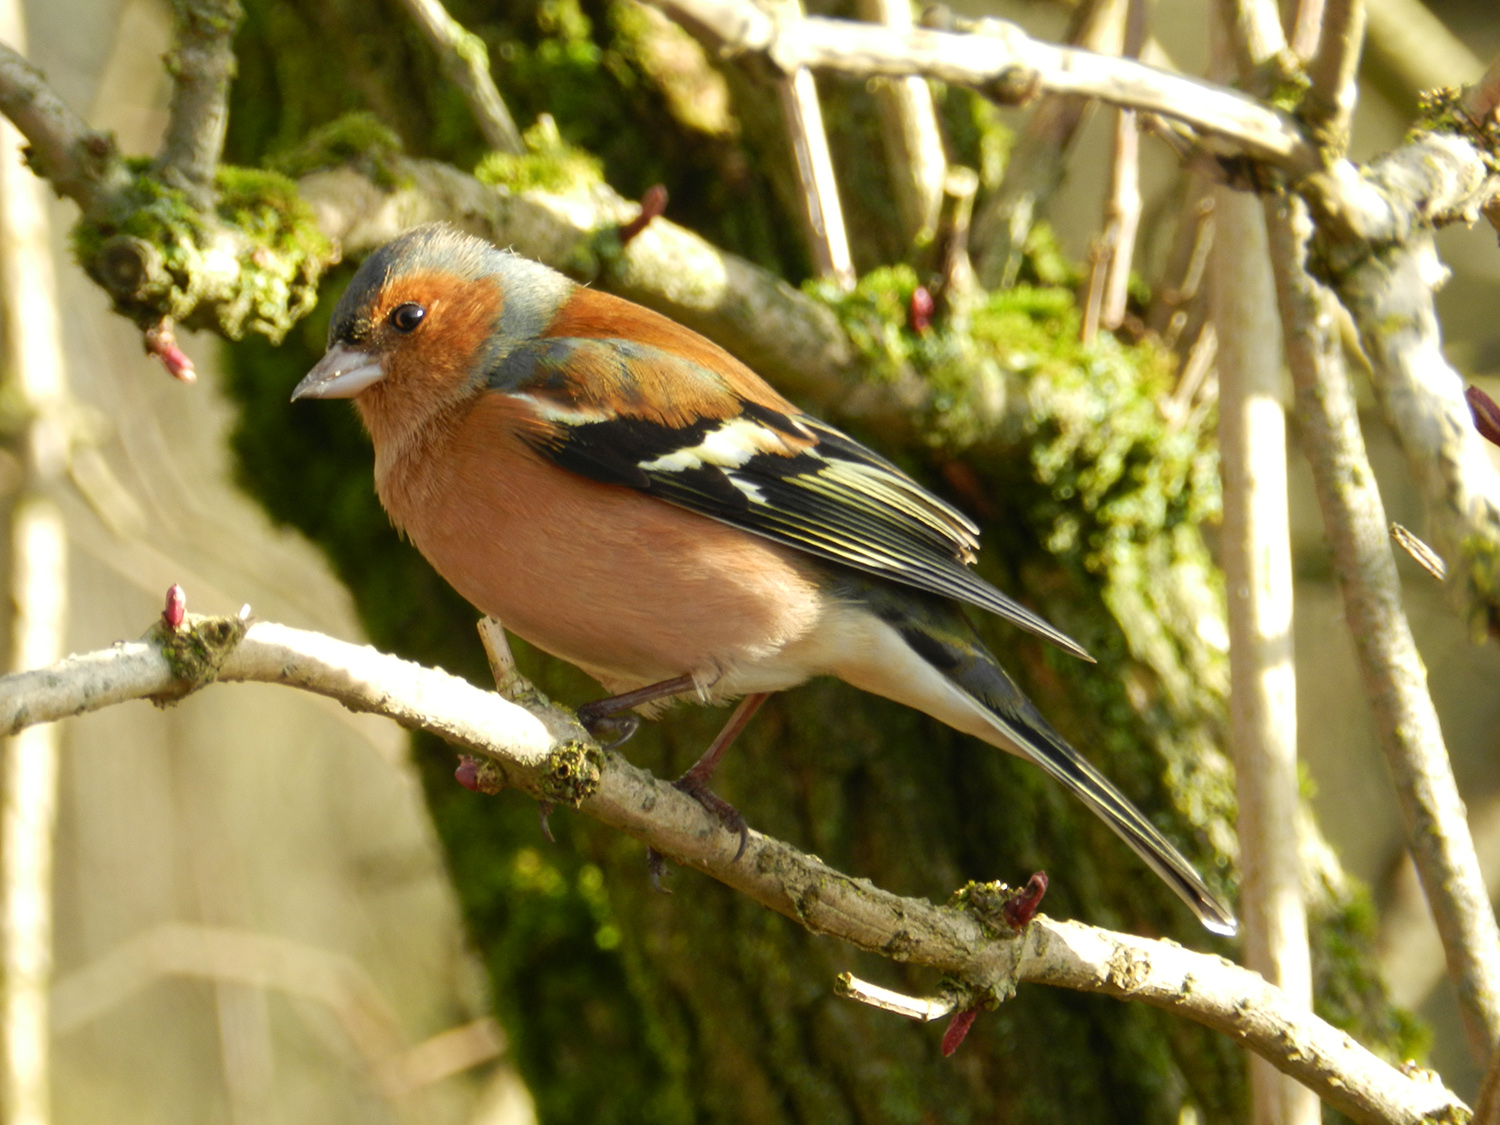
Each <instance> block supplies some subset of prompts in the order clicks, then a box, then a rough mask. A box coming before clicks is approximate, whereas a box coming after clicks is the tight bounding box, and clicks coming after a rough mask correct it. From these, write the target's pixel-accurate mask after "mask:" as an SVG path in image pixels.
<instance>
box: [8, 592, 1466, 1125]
mask: <svg viewBox="0 0 1500 1125" xmlns="http://www.w3.org/2000/svg"><path fill="white" fill-rule="evenodd" d="M200 634H204V638H203V643H202V644H201V645H200V644H197V643H195V642H196V640H197V638H198V637H199V635H200ZM164 636H165V637H166V640H167V641H168V642H169V643H171V644H175V648H173V649H172V650H171V651H172V652H173V653H174V655H173V656H172V658H171V659H169V658H168V651H167V648H168V646H167V645H164V644H163V640H162V638H163V637H164ZM184 638H186V640H184ZM185 676H186V677H192V678H193V680H194V681H195V682H198V683H202V682H204V681H205V680H206V679H212V678H217V679H220V680H226V681H232V680H246V681H250V680H253V681H259V682H268V683H279V684H284V685H287V686H289V687H296V688H300V689H303V690H307V691H314V692H317V693H319V694H322V695H327V696H330V697H332V698H334V699H337V700H338V701H339V702H341V703H343V704H344V705H345V706H347V707H349V708H351V709H353V710H357V711H368V712H373V713H376V714H382V715H386V716H387V717H390V718H392V719H394V720H395V721H397V722H399V723H401V724H402V725H403V726H408V727H415V728H420V729H423V730H427V731H431V732H433V733H435V734H438V735H439V736H441V737H443V738H445V739H447V740H448V741H449V742H451V743H453V744H455V745H457V746H460V747H462V748H464V749H466V750H469V751H471V752H473V753H477V754H481V755H484V756H486V757H487V758H489V759H490V760H491V761H493V762H494V763H495V764H496V766H497V767H498V770H499V776H500V778H501V780H502V781H503V783H504V784H506V785H509V786H511V787H514V788H518V789H522V790H524V791H525V792H527V793H529V794H531V795H532V796H534V797H537V798H539V799H542V800H549V801H556V802H559V803H562V802H566V803H569V804H572V805H575V806H576V807H578V808H579V810H580V811H581V812H583V813H585V814H586V815H588V816H591V817H594V818H596V819H597V820H599V821H601V822H602V823H604V824H607V825H609V826H611V827H614V828H616V829H619V830H620V831H623V832H625V833H627V834H629V835H631V836H634V837H635V838H637V839H639V840H642V841H644V842H645V843H647V844H649V845H651V846H652V847H654V848H656V849H657V850H658V851H661V852H663V853H665V854H668V855H672V856H675V857H677V858H678V859H680V860H681V861H682V862H684V863H686V864H689V865H691V866H693V867H695V868H697V869H699V870H700V871H703V872H704V873H706V874H708V875H710V876H712V877H713V878H715V879H718V880H719V881H720V882H723V883H724V884H726V885H727V886H729V887H732V888H734V889H735V890H737V891H740V892H741V893H743V894H746V895H748V896H749V897H750V898H752V899H754V900H755V901H757V902H759V903H761V904H762V905H764V906H767V907H769V908H771V909H772V910H775V911H777V912H778V913H781V914H784V915H786V916H787V917H788V918H791V919H793V920H794V921H796V922H798V923H799V924H801V925H803V926H805V927H806V928H807V929H809V930H810V931H812V932H814V933H820V934H826V935H829V936H833V937H838V938H840V939H841V940H843V941H845V942H848V943H850V944H852V945H855V946H857V947H859V948H861V949H864V950H868V951H870V952H874V953H878V954H881V955H883V956H886V957H891V958H894V959H898V960H901V961H904V962H911V963H916V964H922V965H928V966H931V967H933V968H935V969H938V970H939V971H942V972H945V973H950V974H953V975H955V976H957V977H959V978H960V979H961V980H962V981H963V982H964V983H965V985H966V986H967V987H968V988H970V989H971V990H972V991H973V992H974V994H975V995H976V997H982V996H988V997H989V998H990V999H991V1000H998V999H1003V998H1004V997H1006V996H1008V995H1009V994H1010V992H1011V991H1012V990H1013V989H1014V987H1015V985H1016V984H1017V983H1021V982H1027V983H1035V984H1049V985H1054V986H1057V987H1063V988H1071V989H1077V990H1081V991H1088V992H1098V993H1103V994H1105V995H1109V996H1114V997H1117V998H1119V999H1124V1000H1137V1001H1141V1002H1144V1003H1147V1004H1151V1005H1153V1006H1156V1007H1159V1008H1163V1009H1165V1010H1167V1011H1170V1012H1174V1013H1177V1014H1179V1015H1183V1016H1186V1017H1188V1018H1190V1019H1194V1020H1197V1021H1199V1022H1201V1023H1204V1024H1206V1025H1208V1026H1210V1027H1213V1028H1215V1029H1217V1030H1220V1031H1222V1032H1224V1033H1225V1034H1227V1035H1230V1036H1232V1037H1234V1038H1235V1039H1236V1040H1237V1041H1238V1042H1240V1043H1242V1044H1243V1045H1244V1046H1246V1047H1247V1048H1249V1049H1250V1050H1253V1051H1255V1052H1256V1053H1258V1054H1260V1055H1262V1056H1263V1057H1265V1058H1268V1059H1270V1060H1271V1061H1272V1062H1274V1063H1275V1065H1277V1066H1278V1067H1280V1068H1281V1069H1282V1070H1284V1071H1285V1072H1286V1073H1288V1074H1290V1075H1292V1076H1293V1077H1295V1078H1297V1079H1298V1080H1299V1081H1301V1082H1304V1083H1306V1084H1307V1085H1308V1086H1310V1087H1311V1088H1313V1089H1314V1090H1316V1091H1317V1092H1318V1094H1319V1096H1321V1097H1323V1098H1324V1099H1325V1100H1326V1101H1327V1102H1328V1103H1329V1104H1330V1105H1332V1106H1334V1107H1336V1108H1337V1109H1339V1110H1341V1111H1342V1112H1344V1113H1346V1114H1348V1115H1349V1116H1351V1117H1353V1118H1354V1119H1355V1120H1357V1121H1367V1122H1403V1123H1406V1122H1410V1123H1412V1125H1416V1123H1417V1122H1423V1121H1427V1122H1431V1121H1459V1120H1462V1119H1464V1117H1465V1115H1467V1112H1468V1110H1467V1108H1466V1107H1464V1106H1463V1104H1462V1103H1461V1102H1460V1101H1458V1099H1457V1098H1456V1097H1454V1095H1453V1094H1451V1093H1450V1092H1449V1091H1447V1090H1446V1089H1444V1088H1443V1086H1442V1085H1441V1083H1439V1082H1438V1081H1437V1080H1436V1079H1435V1078H1432V1079H1429V1078H1426V1077H1411V1076H1408V1075H1406V1074H1403V1073H1401V1072H1400V1071H1397V1070H1396V1069H1394V1068H1393V1067H1390V1066H1388V1065H1387V1064H1385V1063H1383V1062H1381V1061H1380V1060H1379V1059H1377V1058H1376V1057H1375V1056H1374V1055H1373V1054H1371V1053H1370V1052H1369V1051H1367V1050H1365V1049H1364V1048H1362V1047H1360V1046H1359V1045H1358V1044H1356V1043H1355V1042H1354V1041H1353V1040H1352V1039H1350V1038H1349V1037H1348V1036H1347V1035H1345V1034H1344V1033H1343V1032H1340V1031H1338V1030H1337V1029H1335V1028H1333V1027H1331V1026H1329V1025H1328V1024H1326V1023H1324V1022H1322V1021H1321V1020H1319V1019H1317V1018H1316V1017H1314V1016H1312V1015H1311V1014H1309V1013H1307V1012H1305V1011H1302V1010H1299V1009H1298V1008H1297V1006H1296V1005H1294V1004H1293V1003H1291V1002H1290V1001H1289V1000H1288V999H1287V998H1286V997H1285V996H1283V995H1282V994H1281V992H1280V991H1279V990H1278V989H1276V988H1273V987H1272V986H1271V985H1268V984H1266V982H1265V981H1264V980H1263V979H1262V978H1260V977H1259V976H1258V975H1256V974H1254V973H1252V972H1249V971H1248V970H1246V969H1242V968H1240V967H1238V966H1236V965H1233V964H1231V963H1230V962H1228V961H1225V960H1224V959H1223V958H1220V957H1215V956H1210V955H1205V954H1200V953H1193V952H1190V951H1188V950H1185V949H1183V948H1181V947H1180V946H1177V945H1175V944H1173V943H1171V942H1161V941H1152V940H1149V939H1145V938H1136V937H1132V936H1129V935H1125V934H1116V933H1111V932H1109V931H1106V930H1099V929H1095V928H1093V927H1090V926H1085V925H1081V924H1078V923H1071V922H1057V921H1054V920H1051V919H1047V918H1044V917H1040V916H1038V917H1037V918H1036V919H1035V920H1034V921H1033V922H1032V923H1031V924H1030V925H1029V926H1028V927H1027V928H1026V929H1025V930H1023V931H1020V932H1019V933H1018V932H1016V931H1014V930H1011V929H1010V928H1009V927H1008V926H1006V925H1005V924H1004V923H1003V922H1001V921H1000V920H999V919H998V918H996V917H993V916H991V914H990V913H989V911H988V910H987V909H980V908H979V906H978V902H979V901H982V900H983V899H985V898H986V897H989V896H982V895H976V894H975V893H974V892H975V891H976V890H980V889H982V888H970V893H969V894H968V895H967V896H960V900H959V902H958V903H957V904H956V905H953V906H946V907H939V906H933V905H932V904H931V903H929V902H927V901H925V900H921V899H910V898H901V897H899V896H896V895H893V894H890V893H889V892H886V891H883V890H881V889H879V888H877V887H874V886H872V885H871V884H870V883H869V882H867V881H865V880H861V879H856V878H851V877H850V876H847V875H844V874H843V873H841V872H839V871H836V870H834V869H832V868H830V867H829V866H827V865H826V864H824V863H822V862H821V861H819V860H817V859H815V858H813V857H811V856H808V855H804V854H803V853H801V852H799V851H797V850H796V849H795V848H792V847H791V846H789V845H787V844H784V843H781V842H780V841H777V840H773V839H770V838H768V837H766V836H763V835H761V834H760V833H758V832H753V831H752V832H751V834H750V842H749V846H748V849H747V850H746V852H745V854H744V856H743V857H742V858H740V859H739V860H736V858H735V855H736V850H737V846H738V840H737V838H735V837H734V836H732V835H731V834H730V833H727V832H725V831H724V829H723V826H722V824H721V823H720V822H719V821H718V820H717V819H716V818H714V817H713V816H712V815H711V814H709V813H707V812H706V811H705V810H704V809H703V808H702V806H700V805H699V804H698V803H697V802H696V801H694V800H693V799H692V798H690V797H688V796H687V795H686V794H683V793H681V792H679V791H678V790H676V789H675V788H673V787H672V786H670V785H668V784H665V783H663V782H661V781H658V780H657V779H656V778H654V777H652V776H651V775H650V774H649V773H647V772H645V771H643V770H639V769H637V768H635V767H634V766H632V765H630V764H629V763H628V762H627V761H625V760H624V759H623V758H622V757H620V756H619V755H617V754H609V753H603V752H601V751H599V750H598V748H597V747H595V746H594V745H593V743H592V742H589V741H585V740H584V737H583V736H582V731H581V728H579V727H577V726H576V723H575V722H574V721H573V719H572V717H571V715H570V714H569V713H568V712H566V711H563V710H561V709H557V708H553V707H552V706H551V705H550V704H547V703H546V701H545V700H541V699H536V700H534V701H529V702H528V704H527V705H526V706H525V707H522V706H518V705H516V704H513V703H509V702H507V701H506V700H504V699H502V698H500V697H499V696H498V695H495V694H493V693H490V692H485V691H481V690H479V689H478V688H475V687H473V686H472V685H470V684H469V683H467V682H465V681H463V680H460V679H457V678H456V677H453V676H450V675H448V674H447V673H445V672H441V671H438V670H435V669H429V668H423V667H420V666H418V665H414V664H411V663H409V662H407V661H403V660H399V659H397V658H395V657H392V656H387V655H385V654H383V653H379V652H376V651H375V650H373V649H371V648H367V647H361V646H357V645H351V644H348V643H345V642H342V641H336V640H333V639H332V638H329V637H324V636H321V635H318V634H314V633H306V632H303V631H301V630H296V629H289V628H286V627H284V626H280V625H275V624H271V623H267V622H257V623H255V624H252V625H250V626H249V627H248V629H245V628H244V627H243V624H242V623H238V622H236V621H233V620H225V619H214V618H198V619H189V621H188V623H187V625H186V627H185V628H184V629H183V630H181V631H179V633H178V634H177V640H176V641H175V642H174V641H173V640H172V637H171V636H168V635H166V634H165V632H164V631H162V632H159V633H158V639H157V640H156V641H147V642H137V643H134V644H122V645H116V646H114V647H113V648H111V649H108V650H105V651H102V652H95V653H90V654H87V655H83V656H75V657H70V658H69V659H67V660H65V661H63V662H61V663H59V664H55V665H53V666H51V667H50V668H45V669H40V670H37V671H33V672H25V673H20V674H17V675H13V676H9V677H5V678H4V679H0V735H3V734H7V733H13V732H14V731H16V730H19V729H21V728H23V727H25V726H29V725H33V724H35V723H39V722H47V721H53V720H56V719H59V718H63V717H66V716H68V715H74V714H80V713H82V712H84V711H90V710H97V709H98V708H100V707H106V706H110V705H113V704H117V703H121V702H124V701H126V700H129V699H137V698H168V697H171V696H173V695H174V694H178V693H180V692H181V691H182V690H184V689H185V687H186V686H187V685H186V683H185V681H184V679H183V677H185ZM997 897H1003V896H997Z"/></svg>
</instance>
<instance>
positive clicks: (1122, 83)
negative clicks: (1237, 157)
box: [653, 0, 1320, 178]
mask: <svg viewBox="0 0 1500 1125" xmlns="http://www.w3.org/2000/svg"><path fill="white" fill-rule="evenodd" d="M653 2H654V3H656V4H657V6H658V7H661V8H662V9H664V10H665V11H666V12H668V13H669V14H670V15H672V16H673V17H674V18H676V19H678V20H680V21H682V22H685V23H687V24H689V25H691V26H692V27H694V28H697V29H698V30H699V31H700V32H702V33H705V34H708V35H711V36H713V37H714V38H716V39H717V40H719V41H720V42H721V43H722V44H723V45H724V46H726V47H729V48H732V49H737V50H743V51H759V52H763V53H764V54H765V55H767V56H768V57H769V58H770V60H771V61H772V62H773V63H775V64H776V65H777V66H778V67H780V68H781V69H782V70H783V71H784V72H786V73H791V72H792V71H794V70H796V69H797V68H798V67H803V66H806V67H811V68H814V69H819V68H828V69H836V70H838V71H840V72H841V73H844V74H853V75H862V76H866V77H871V76H875V75H908V74H925V75H927V76H928V77H930V78H937V79H940V80H942V81H944V82H951V83H954V84H956V85H960V86H969V87H972V88H974V89H976V90H978V91H980V92H981V93H983V94H985V95H987V96H989V97H992V98H995V99H997V100H1000V101H1005V102H1024V101H1028V100H1030V99H1031V98H1033V97H1036V96H1037V95H1040V94H1043V93H1051V94H1085V95H1088V96H1090V97H1094V98H1098V99H1099V100H1101V101H1105V102H1108V103H1110V104H1111V105H1123V106H1130V107H1132V108H1135V109H1140V110H1146V111H1148V112H1152V113H1159V114H1161V115H1162V116H1164V117H1169V118H1172V119H1174V120H1177V121H1182V122H1184V123H1186V124H1188V125H1191V126H1192V127H1193V128H1195V129H1198V130H1201V131H1202V132H1204V133H1206V134H1209V135H1212V136H1216V137H1221V138H1224V139H1226V140H1229V141H1231V142H1233V144H1234V145H1235V146H1236V148H1237V149H1239V150H1240V151H1242V152H1244V153H1246V154H1248V155H1250V156H1252V157H1254V158H1256V159H1260V160H1265V161H1267V162H1268V163H1270V164H1273V165H1275V166H1276V167H1279V168H1282V169H1284V170H1286V171H1287V172H1288V173H1289V174H1291V175H1292V176H1293V177H1294V178H1295V177H1300V176H1301V175H1304V174H1306V173H1307V172H1309V171H1312V170H1313V169H1315V168H1317V167H1319V166H1320V160H1319V157H1318V153H1317V151H1316V149H1314V148H1313V147H1312V146H1311V145H1309V144H1308V143H1307V140H1306V139H1305V138H1304V137H1303V135H1302V131H1301V128H1300V127H1299V126H1298V124H1297V123H1296V121H1294V120H1293V119H1292V118H1291V116H1290V115H1288V114H1286V113H1284V112H1282V111H1281V110H1279V109H1275V108H1273V107H1270V106H1267V105H1265V104H1263V103H1261V102H1259V101H1256V100H1255V99H1254V98H1251V97H1249V96H1248V95H1245V94H1241V93H1238V92H1236V91H1233V90H1228V89H1225V88H1224V87H1222V86H1215V85H1213V84H1211V83H1207V82H1199V81H1196V80H1194V79H1191V78H1185V77H1183V76H1181V75H1178V74H1173V73H1170V72H1168V71H1165V70H1159V69H1157V68H1156V67H1152V66H1147V65H1145V64H1144V63H1138V62H1132V61H1130V60H1126V59H1119V58H1110V57H1108V56H1105V55H1096V54H1093V53H1091V52H1088V51H1080V50H1078V49H1076V48H1072V47H1059V46H1057V45H1055V44H1051V43H1043V42H1040V41H1039V40H1036V39H1033V38H1031V36H1029V35H1027V34H1026V33H1025V32H1024V31H1022V30H1021V28H1020V27H1018V26H1016V25H1015V24H1011V23H1006V22H1005V21H1003V20H986V21H984V34H980V35H953V34H949V33H946V32H941V31H929V30H926V29H921V28H918V29H914V30H912V31H897V30H895V29H892V28H884V27H876V26H873V25H871V24H861V23H854V22H851V21H847V20H833V19H823V18H818V17H809V18H807V19H804V20H799V21H796V22H794V23H786V24H778V23H776V22H775V21H773V20H772V19H771V18H770V17H768V16H766V15H765V14H764V13H762V12H761V11H760V10H759V9H758V8H756V7H755V6H754V5H753V4H750V3H749V2H748V0H653Z"/></svg>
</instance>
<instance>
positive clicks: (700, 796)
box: [672, 766, 750, 861]
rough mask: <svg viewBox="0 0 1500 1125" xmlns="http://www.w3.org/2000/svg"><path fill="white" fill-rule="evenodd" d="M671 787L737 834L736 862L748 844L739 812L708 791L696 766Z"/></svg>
mask: <svg viewBox="0 0 1500 1125" xmlns="http://www.w3.org/2000/svg"><path fill="white" fill-rule="evenodd" d="M672 785H673V787H674V788H676V789H680V790H682V792H684V793H686V794H687V795H688V796H689V797H691V798H692V799H693V800H695V801H697V802H698V803H699V804H700V805H702V806H703V807H704V808H705V809H707V810H708V812H710V813H712V814H713V815H714V816H716V817H718V818H719V820H720V821H722V822H723V824H724V827H725V828H727V829H728V830H729V831H730V832H736V833H738V834H739V837H740V847H739V850H738V851H737V852H735V853H734V858H735V860H736V861H738V860H739V858H740V857H741V856H742V855H744V854H745V847H746V845H748V844H749V843H750V827H749V825H747V824H746V823H745V818H744V816H742V815H741V814H740V810H739V809H737V808H735V807H734V806H733V805H731V804H730V803H729V802H728V801H726V800H724V798H723V797H721V796H719V795H718V794H717V793H715V792H714V791H713V790H712V789H710V788H709V787H708V783H707V782H706V781H705V780H704V779H703V778H702V777H701V776H700V775H699V774H698V770H697V767H696V766H695V767H694V768H693V769H690V770H688V771H687V773H685V774H683V775H682V776H681V777H679V778H678V779H677V780H676V781H674V782H672Z"/></svg>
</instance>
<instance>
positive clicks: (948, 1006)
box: [833, 973, 958, 1023]
mask: <svg viewBox="0 0 1500 1125" xmlns="http://www.w3.org/2000/svg"><path fill="white" fill-rule="evenodd" d="M833 991H834V992H835V993H836V994H838V995H839V996H842V997H844V998H845V999H847V1000H857V1001H859V1002H860V1003H861V1004H868V1005H869V1006H870V1007H872V1008H879V1009H880V1010H881V1011H882V1012H892V1013H894V1014H895V1015H898V1016H905V1017H906V1018H907V1019H909V1020H920V1021H921V1022H922V1023H931V1022H932V1021H933V1020H940V1019H942V1018H943V1017H944V1016H949V1015H952V1014H953V1009H954V1008H956V1007H957V1006H958V1003H957V999H956V997H955V996H953V995H949V994H944V995H942V996H907V995H906V994H905V993H902V992H894V991H892V990H891V989H889V988H882V987H881V986H880V985H878V984H871V983H870V982H869V981H865V980H860V979H859V978H858V977H857V976H855V975H854V974H853V973H840V974H839V975H838V976H837V977H836V978H834V982H833Z"/></svg>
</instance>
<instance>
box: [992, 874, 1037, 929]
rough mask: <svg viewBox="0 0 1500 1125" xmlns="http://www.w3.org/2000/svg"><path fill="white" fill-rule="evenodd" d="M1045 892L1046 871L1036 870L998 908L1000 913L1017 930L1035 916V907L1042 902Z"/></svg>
mask: <svg viewBox="0 0 1500 1125" xmlns="http://www.w3.org/2000/svg"><path fill="white" fill-rule="evenodd" d="M1046 893H1047V873H1046V872H1045V871H1038V872H1037V873H1036V874H1035V875H1033V876H1032V877H1031V878H1030V879H1028V880H1027V881H1026V885H1025V886H1024V887H1022V888H1021V889H1020V891H1019V892H1017V893H1016V894H1015V895H1014V896H1013V897H1012V898H1010V899H1009V900H1008V901H1007V902H1006V904H1005V905H1004V906H1002V907H1001V908H1000V913H1002V914H1004V915H1005V920H1006V921H1007V922H1009V923H1010V924H1011V926H1012V927H1013V928H1015V929H1017V930H1019V929H1020V928H1021V927H1022V926H1024V925H1026V923H1027V922H1030V921H1031V920H1032V919H1033V918H1035V917H1036V908H1037V907H1038V906H1040V905H1041V904H1042V896H1043V895H1044V894H1046Z"/></svg>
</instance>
